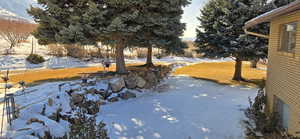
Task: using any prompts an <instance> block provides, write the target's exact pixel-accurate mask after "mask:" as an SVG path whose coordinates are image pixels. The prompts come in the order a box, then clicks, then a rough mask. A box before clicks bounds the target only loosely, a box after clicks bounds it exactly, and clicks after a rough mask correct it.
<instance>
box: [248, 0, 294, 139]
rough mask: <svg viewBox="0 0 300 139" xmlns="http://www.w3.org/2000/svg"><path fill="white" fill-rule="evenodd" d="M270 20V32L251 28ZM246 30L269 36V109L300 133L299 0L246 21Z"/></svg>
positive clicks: (267, 90)
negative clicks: (258, 31)
mask: <svg viewBox="0 0 300 139" xmlns="http://www.w3.org/2000/svg"><path fill="white" fill-rule="evenodd" d="M266 22H270V34H269V35H263V34H258V33H254V32H249V31H248V29H250V28H251V27H254V26H255V25H258V24H261V23H266ZM244 29H245V32H246V33H247V34H250V35H256V36H259V37H264V38H267V39H269V63H268V74H267V86H266V94H267V111H268V112H277V113H278V115H279V117H280V125H281V127H282V128H283V129H285V130H286V131H287V132H288V133H289V134H291V135H294V136H298V137H299V136H300V0H296V1H295V2H293V3H290V4H289V5H286V6H283V7H280V8H278V9H275V10H272V11H270V12H268V13H265V14H263V15H261V16H259V17H256V18H254V19H252V20H250V21H248V22H247V23H246V24H245V27H244Z"/></svg>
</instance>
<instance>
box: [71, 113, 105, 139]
mask: <svg viewBox="0 0 300 139" xmlns="http://www.w3.org/2000/svg"><path fill="white" fill-rule="evenodd" d="M76 116H77V118H78V120H76V121H77V122H75V123H73V124H72V125H71V132H70V134H69V138H70V139H109V137H108V135H107V130H106V129H105V126H106V125H105V124H104V123H103V122H100V123H99V124H97V123H96V118H95V116H91V115H90V116H88V115H87V112H86V111H83V110H82V109H80V108H79V110H78V112H77V114H76Z"/></svg>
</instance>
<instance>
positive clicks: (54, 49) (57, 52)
mask: <svg viewBox="0 0 300 139" xmlns="http://www.w3.org/2000/svg"><path fill="white" fill-rule="evenodd" d="M48 51H49V55H53V56H57V57H63V56H65V53H66V52H65V51H66V50H65V49H64V47H63V46H60V45H56V44H50V45H48Z"/></svg>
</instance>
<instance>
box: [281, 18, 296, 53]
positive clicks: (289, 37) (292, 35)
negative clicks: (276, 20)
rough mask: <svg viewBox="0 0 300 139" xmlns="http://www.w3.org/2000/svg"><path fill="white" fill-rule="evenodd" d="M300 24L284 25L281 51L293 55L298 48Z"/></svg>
mask: <svg viewBox="0 0 300 139" xmlns="http://www.w3.org/2000/svg"><path fill="white" fill-rule="evenodd" d="M297 26H298V22H293V23H289V24H284V25H282V27H281V44H280V49H279V50H280V51H284V52H289V53H293V52H294V51H295V47H296V35H297Z"/></svg>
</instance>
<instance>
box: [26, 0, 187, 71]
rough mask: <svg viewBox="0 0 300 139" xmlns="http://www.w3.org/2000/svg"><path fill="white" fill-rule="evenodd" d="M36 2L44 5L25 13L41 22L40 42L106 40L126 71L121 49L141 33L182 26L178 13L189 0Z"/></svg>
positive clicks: (50, 0)
mask: <svg viewBox="0 0 300 139" xmlns="http://www.w3.org/2000/svg"><path fill="white" fill-rule="evenodd" d="M38 3H39V4H41V5H42V6H43V8H33V7H32V8H31V9H29V11H28V12H29V13H30V14H31V15H32V16H33V17H34V19H35V21H36V22H37V23H39V24H40V26H39V28H38V29H37V31H36V32H35V33H34V36H35V37H36V38H38V39H39V42H40V44H49V43H62V44H80V45H86V44H96V43H97V42H99V41H100V42H102V41H108V40H109V42H112V43H113V44H114V45H115V46H116V70H117V72H118V73H126V72H127V71H126V67H125V60H124V52H123V50H124V49H125V48H126V47H127V46H128V45H130V43H131V42H132V40H133V39H135V38H136V36H137V35H138V34H141V32H143V33H144V35H145V37H144V38H145V39H149V38H148V37H147V35H148V34H150V36H151V37H153V36H154V35H153V34H154V33H155V35H157V36H154V37H153V38H157V37H158V35H159V34H163V33H165V34H171V33H170V30H165V29H166V28H167V27H172V26H173V27H174V28H175V27H177V26H180V27H182V24H179V25H178V21H179V20H180V19H179V18H180V17H181V16H178V15H177V13H181V12H182V7H183V6H185V5H187V4H188V0H164V1H161V0H122V1H120V0H107V1H102V0H73V1H70V0H59V1H58V0H38ZM172 16H173V17H172ZM171 17H172V18H171ZM161 28H162V29H161ZM174 28H170V29H174ZM160 29H161V30H160ZM180 31H181V30H180ZM153 32H154V33H153ZM181 32H182V31H181ZM172 33H174V32H172ZM177 34H178V33H177ZM177 34H176V35H177ZM150 40H156V39H152V38H150ZM148 44H149V43H148ZM151 44H152V43H151Z"/></svg>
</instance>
